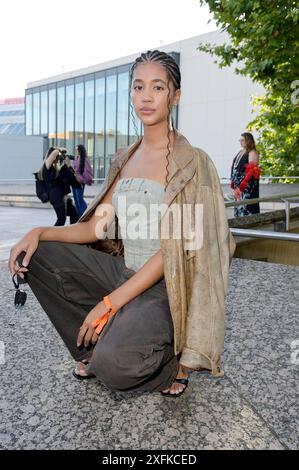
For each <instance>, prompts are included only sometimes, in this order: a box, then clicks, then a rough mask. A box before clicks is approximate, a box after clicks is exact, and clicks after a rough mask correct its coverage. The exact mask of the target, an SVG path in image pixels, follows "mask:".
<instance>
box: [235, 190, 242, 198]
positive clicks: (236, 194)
mask: <svg viewBox="0 0 299 470" xmlns="http://www.w3.org/2000/svg"><path fill="white" fill-rule="evenodd" d="M234 198H235V199H236V200H237V201H240V200H241V199H242V191H241V190H240V188H236V189H235V190H234Z"/></svg>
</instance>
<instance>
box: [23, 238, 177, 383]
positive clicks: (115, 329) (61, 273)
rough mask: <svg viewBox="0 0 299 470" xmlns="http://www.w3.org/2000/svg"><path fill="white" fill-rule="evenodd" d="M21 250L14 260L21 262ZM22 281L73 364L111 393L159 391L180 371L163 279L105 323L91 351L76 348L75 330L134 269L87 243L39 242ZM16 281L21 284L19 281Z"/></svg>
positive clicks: (118, 258) (82, 347) (121, 259)
mask: <svg viewBox="0 0 299 470" xmlns="http://www.w3.org/2000/svg"><path fill="white" fill-rule="evenodd" d="M24 256H25V252H22V253H21V254H20V255H19V256H18V263H19V264H21V262H22V260H23V257H24ZM27 268H28V271H27V272H26V277H25V280H26V282H28V285H29V286H30V288H31V290H32V292H33V294H34V295H35V297H36V298H37V300H38V301H39V303H40V305H41V306H42V308H43V310H44V311H45V313H46V314H47V316H48V317H49V319H50V320H51V322H52V324H53V325H54V327H55V328H56V330H57V332H58V333H59V335H60V336H61V338H62V340H63V341H64V343H65V345H66V347H67V348H68V350H69V352H70V354H71V355H72V357H73V358H74V359H75V360H76V361H80V360H82V359H83V358H86V357H87V356H89V355H90V354H91V352H92V361H91V363H90V365H89V366H86V371H87V372H88V373H93V374H94V375H95V376H96V378H98V379H99V380H100V381H101V382H102V383H104V384H105V385H106V386H107V387H108V388H110V389H111V390H116V391H132V390H137V391H161V390H164V389H165V388H167V387H169V386H170V385H171V384H172V382H173V380H174V379H175V377H176V375H177V372H178V369H179V355H178V356H175V355H174V343H173V339H174V338H173V336H174V330H173V322H172V317H171V313H170V308H169V303H168V296H167V290H166V284H165V279H164V278H162V279H161V280H160V281H158V282H157V283H156V284H154V285H153V286H151V287H150V288H149V289H147V290H146V291H144V292H142V293H141V294H140V295H139V296H137V297H135V298H134V299H132V300H131V301H130V302H128V303H127V304H126V305H124V306H123V307H122V308H121V309H119V310H118V311H117V313H116V314H115V315H114V316H113V317H112V318H110V319H109V321H108V323H107V324H106V325H105V327H104V329H103V330H102V331H101V333H100V335H99V338H98V341H97V343H96V344H95V346H91V349H86V348H85V347H84V346H81V349H78V347H77V344H76V342H77V337H78V333H79V328H80V326H81V325H82V323H83V321H84V319H85V317H86V316H87V314H88V313H89V312H90V310H91V309H92V308H93V307H94V306H95V305H96V304H97V303H98V302H100V301H101V300H102V299H103V296H105V295H108V294H109V293H111V292H112V291H113V290H115V289H116V288H117V287H118V286H120V285H122V284H123V283H124V282H126V280H127V279H129V278H130V277H131V276H132V275H133V274H134V273H135V271H134V270H132V269H129V268H127V267H126V265H125V262H124V258H123V257H122V256H112V255H110V254H108V253H105V252H102V251H99V250H95V249H93V248H90V247H88V246H86V245H81V244H77V243H64V242H57V241H45V240H41V241H40V242H39V245H38V248H37V249H36V251H35V252H34V253H33V255H32V257H31V259H30V263H29V265H28V266H27ZM19 280H20V282H24V281H23V280H21V278H20V277H19Z"/></svg>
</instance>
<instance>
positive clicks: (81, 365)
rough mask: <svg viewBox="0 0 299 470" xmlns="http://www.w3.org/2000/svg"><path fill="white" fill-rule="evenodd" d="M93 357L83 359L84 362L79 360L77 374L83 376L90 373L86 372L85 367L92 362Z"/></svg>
mask: <svg viewBox="0 0 299 470" xmlns="http://www.w3.org/2000/svg"><path fill="white" fill-rule="evenodd" d="M91 358H92V356H90V357H87V358H86V359H83V361H82V362H77V364H76V368H75V370H74V372H75V374H77V375H80V376H81V377H87V376H88V375H89V374H88V373H87V372H86V370H85V367H86V365H87V364H89V363H90V362H91Z"/></svg>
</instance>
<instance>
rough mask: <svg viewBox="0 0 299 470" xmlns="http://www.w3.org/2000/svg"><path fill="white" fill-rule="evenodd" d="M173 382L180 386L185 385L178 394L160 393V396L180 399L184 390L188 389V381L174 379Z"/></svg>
mask: <svg viewBox="0 0 299 470" xmlns="http://www.w3.org/2000/svg"><path fill="white" fill-rule="evenodd" d="M173 382H178V383H180V384H183V385H185V387H184V388H183V390H182V391H181V392H179V393H170V392H160V393H161V395H163V396H164V397H180V396H181V395H182V394H183V393H184V391H185V390H186V388H187V387H188V383H189V379H174V381H173Z"/></svg>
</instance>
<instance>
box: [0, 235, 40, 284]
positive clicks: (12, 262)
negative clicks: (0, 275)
mask: <svg viewBox="0 0 299 470" xmlns="http://www.w3.org/2000/svg"><path fill="white" fill-rule="evenodd" d="M41 232H42V229H40V228H39V227H36V228H34V229H32V230H30V232H28V233H26V235H24V237H23V238H21V240H20V241H19V242H18V243H16V244H15V245H14V246H13V247H12V248H11V250H10V256H9V260H8V267H9V271H10V273H11V275H12V276H13V275H14V274H16V272H18V276H20V277H21V278H22V279H24V274H23V272H25V271H28V269H27V268H19V266H18V263H17V257H18V256H19V254H20V253H22V251H25V252H26V255H25V256H24V258H23V262H22V264H23V266H28V264H29V262H30V259H31V256H32V255H33V253H34V252H35V250H36V249H37V247H38V243H39V237H40V234H41Z"/></svg>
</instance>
